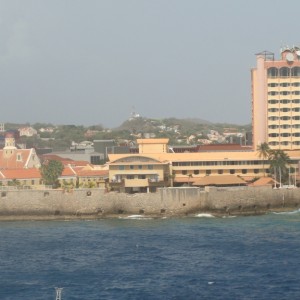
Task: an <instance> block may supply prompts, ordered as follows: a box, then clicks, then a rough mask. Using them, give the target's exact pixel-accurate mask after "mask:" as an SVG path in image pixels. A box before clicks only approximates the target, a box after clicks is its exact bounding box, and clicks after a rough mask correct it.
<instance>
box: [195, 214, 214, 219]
mask: <svg viewBox="0 0 300 300" xmlns="http://www.w3.org/2000/svg"><path fill="white" fill-rule="evenodd" d="M195 217H197V218H214V217H215V216H213V215H211V214H204V213H203V214H198V215H195Z"/></svg>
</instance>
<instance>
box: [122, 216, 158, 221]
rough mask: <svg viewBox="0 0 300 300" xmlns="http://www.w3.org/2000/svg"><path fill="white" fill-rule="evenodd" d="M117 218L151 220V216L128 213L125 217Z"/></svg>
mask: <svg viewBox="0 0 300 300" xmlns="http://www.w3.org/2000/svg"><path fill="white" fill-rule="evenodd" d="M119 219H126V220H151V219H152V218H149V217H145V216H142V215H130V216H127V217H119Z"/></svg>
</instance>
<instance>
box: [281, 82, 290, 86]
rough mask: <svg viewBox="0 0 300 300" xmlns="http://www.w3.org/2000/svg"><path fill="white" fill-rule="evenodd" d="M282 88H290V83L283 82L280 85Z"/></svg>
mask: <svg viewBox="0 0 300 300" xmlns="http://www.w3.org/2000/svg"><path fill="white" fill-rule="evenodd" d="M280 86H284V87H286V86H290V83H289V82H282V83H280Z"/></svg>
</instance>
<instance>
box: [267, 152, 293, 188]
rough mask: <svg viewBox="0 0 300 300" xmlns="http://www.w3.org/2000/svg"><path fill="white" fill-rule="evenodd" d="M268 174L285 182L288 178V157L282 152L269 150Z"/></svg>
mask: <svg viewBox="0 0 300 300" xmlns="http://www.w3.org/2000/svg"><path fill="white" fill-rule="evenodd" d="M269 154H270V155H269V161H270V172H271V173H272V174H274V176H275V177H276V178H280V184H281V182H286V181H287V180H288V177H289V168H288V166H287V164H288V163H289V160H290V157H289V156H288V155H287V154H286V153H285V152H284V151H283V150H271V151H270V152H269Z"/></svg>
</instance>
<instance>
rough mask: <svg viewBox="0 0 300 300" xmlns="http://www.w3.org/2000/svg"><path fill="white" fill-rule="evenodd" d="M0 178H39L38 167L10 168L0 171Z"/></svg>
mask: <svg viewBox="0 0 300 300" xmlns="http://www.w3.org/2000/svg"><path fill="white" fill-rule="evenodd" d="M0 178H1V179H33V178H41V173H40V170H39V169H36V168H30V169H10V170H1V171H0Z"/></svg>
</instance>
